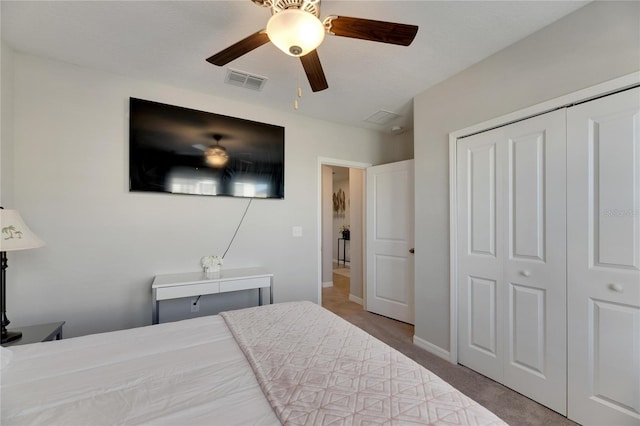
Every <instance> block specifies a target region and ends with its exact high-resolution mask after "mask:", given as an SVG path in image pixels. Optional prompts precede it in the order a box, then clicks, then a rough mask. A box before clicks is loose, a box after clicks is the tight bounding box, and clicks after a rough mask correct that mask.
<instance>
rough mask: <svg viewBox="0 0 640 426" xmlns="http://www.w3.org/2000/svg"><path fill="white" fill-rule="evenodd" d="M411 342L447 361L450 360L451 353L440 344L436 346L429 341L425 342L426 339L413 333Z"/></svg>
mask: <svg viewBox="0 0 640 426" xmlns="http://www.w3.org/2000/svg"><path fill="white" fill-rule="evenodd" d="M413 344H414V345H416V346H417V347H419V348H421V349H424V350H425V351H427V352H429V353H432V354H434V355H436V356H438V357H440V358H442V359H446V360H447V361H449V362H450V361H451V353H450V352H449V351H447V350H444V349H442V348H441V347H440V346H436V345H434V344H433V343H431V342H427V341H426V340H424V339H421V338H419V337H418V336H416V335H415V334H414V335H413Z"/></svg>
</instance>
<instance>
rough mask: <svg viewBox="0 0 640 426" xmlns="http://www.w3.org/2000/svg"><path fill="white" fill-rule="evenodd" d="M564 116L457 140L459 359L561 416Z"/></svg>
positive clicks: (558, 113)
mask: <svg viewBox="0 0 640 426" xmlns="http://www.w3.org/2000/svg"><path fill="white" fill-rule="evenodd" d="M565 141H566V135H565V111H564V110H562V111H555V112H551V113H548V114H544V115H542V116H538V117H534V118H531V119H528V120H525V121H522V122H518V123H514V124H511V125H508V126H504V127H500V128H497V129H494V130H491V131H487V132H483V133H480V134H477V135H473V136H470V137H467V138H464V139H461V140H460V141H459V142H458V148H457V170H458V179H457V182H458V188H457V193H458V200H457V202H458V212H457V220H458V238H459V239H458V268H459V269H458V303H459V309H458V312H459V335H458V336H459V342H458V348H459V349H458V350H459V352H458V359H459V362H460V363H461V364H464V365H466V366H468V367H470V368H472V369H474V370H476V371H479V372H480V373H482V374H484V375H487V376H489V377H491V378H493V379H494V380H497V381H499V382H501V383H504V384H505V385H507V386H509V387H510V388H512V389H515V390H517V391H518V392H520V393H522V394H524V395H526V396H529V397H530V398H532V399H535V400H536V401H538V402H540V403H542V404H544V405H546V406H548V407H550V408H552V409H554V410H556V411H558V412H560V413H566V316H565V312H566V261H565V260H566V255H565V253H566V250H565V241H566V230H565V229H566V228H565V217H566V214H565V196H566V192H565V182H566V176H565V167H566V165H565V147H566V144H565Z"/></svg>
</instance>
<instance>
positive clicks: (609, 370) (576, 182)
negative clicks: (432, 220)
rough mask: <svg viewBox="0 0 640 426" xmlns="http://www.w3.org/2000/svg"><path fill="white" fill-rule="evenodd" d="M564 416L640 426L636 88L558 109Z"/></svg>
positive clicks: (639, 124)
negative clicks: (563, 156)
mask: <svg viewBox="0 0 640 426" xmlns="http://www.w3.org/2000/svg"><path fill="white" fill-rule="evenodd" d="M567 119H568V121H567V123H568V127H567V137H568V153H569V156H568V161H567V166H568V168H567V173H568V187H567V214H568V218H569V220H568V240H567V241H568V259H567V260H568V300H569V304H568V327H569V345H568V351H569V371H568V373H569V375H568V378H569V380H568V383H569V410H568V416H569V418H571V419H573V420H576V421H577V422H579V423H582V424H584V425H604V424H607V425H635V426H637V425H640V89H638V88H636V89H633V90H628V91H626V92H622V93H619V94H616V95H611V96H608V97H605V98H601V99H597V100H594V101H591V102H587V103H584V104H581V105H578V106H575V107H571V108H569V109H568V115H567Z"/></svg>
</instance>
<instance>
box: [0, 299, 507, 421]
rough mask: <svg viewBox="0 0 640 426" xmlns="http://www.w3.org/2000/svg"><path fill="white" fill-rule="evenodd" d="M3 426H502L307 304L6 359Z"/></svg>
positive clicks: (5, 355)
mask: <svg viewBox="0 0 640 426" xmlns="http://www.w3.org/2000/svg"><path fill="white" fill-rule="evenodd" d="M1 356H2V359H1V361H2V377H1V378H2V382H1V387H0V392H1V399H0V401H1V407H0V410H1V419H0V420H1V422H0V423H2V424H3V425H23V424H24V425H26V424H28V425H36V424H42V425H103V424H104V425H115V424H121V425H125V424H126V425H138V424H153V425H156V424H157V425H277V424H287V425H324V424H332V425H356V424H421V425H425V424H434V425H435V424H438V425H439V424H443V425H444V424H447V425H448V424H460V425H504V424H505V423H504V422H502V421H501V420H500V419H499V418H498V417H496V416H495V415H494V414H492V413H491V412H489V411H488V410H487V409H485V408H483V407H482V406H480V405H479V404H477V403H476V402H474V401H473V400H471V399H470V398H468V397H466V396H465V395H463V394H462V393H460V392H458V391H457V390H455V389H454V388H453V387H451V386H450V385H448V384H447V383H445V382H444V381H443V380H442V379H440V378H439V377H437V376H436V375H434V374H433V373H431V372H430V371H428V370H427V369H425V368H423V367H421V366H420V365H418V364H417V363H415V362H414V361H412V360H410V359H409V358H407V357H406V356H404V355H403V354H401V353H400V352H398V351H396V350H395V349H393V348H391V347H390V346H388V345H386V344H384V343H382V342H380V341H379V340H377V339H375V338H374V337H372V336H370V335H369V334H367V333H365V332H364V331H362V330H360V329H359V328H357V327H355V326H353V325H351V324H349V323H348V322H346V321H344V320H343V319H341V318H339V317H338V316H336V315H334V314H333V313H331V312H329V311H327V310H325V309H323V308H321V307H319V306H318V305H315V304H313V303H310V302H294V303H281V304H274V305H267V306H261V307H256V308H248V309H241V310H237V311H228V312H223V313H221V314H220V315H216V316H209V317H201V318H194V319H190V320H185V321H178V322H173V323H165V324H159V325H153V326H148V327H141V328H136V329H131V330H122V331H115V332H110V333H103V334H95V335H90V336H83V337H77V338H72V339H65V340H60V341H54V342H46V343H36V344H31V345H24V346H15V347H12V348H11V349H6V348H2V353H1Z"/></svg>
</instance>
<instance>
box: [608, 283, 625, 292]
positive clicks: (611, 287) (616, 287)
mask: <svg viewBox="0 0 640 426" xmlns="http://www.w3.org/2000/svg"><path fill="white" fill-rule="evenodd" d="M607 287H609V290H611V291H615V292H616V293H624V287H623V286H621V285H620V284H615V283H611V284H607Z"/></svg>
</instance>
